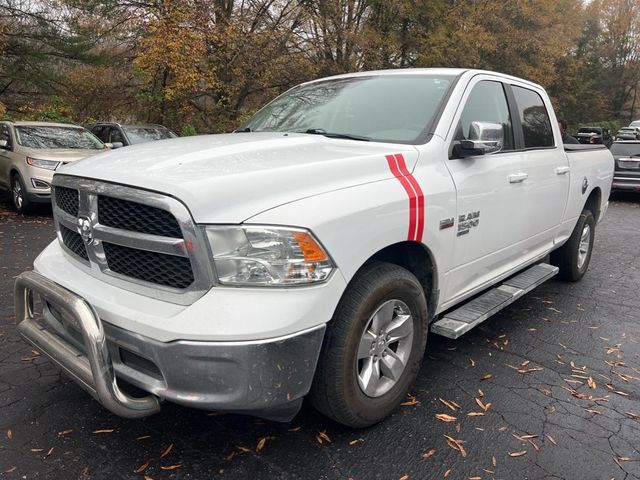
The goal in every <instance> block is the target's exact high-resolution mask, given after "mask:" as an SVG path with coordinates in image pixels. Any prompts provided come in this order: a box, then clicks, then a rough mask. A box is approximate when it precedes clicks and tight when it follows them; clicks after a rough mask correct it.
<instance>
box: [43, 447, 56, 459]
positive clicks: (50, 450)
mask: <svg viewBox="0 0 640 480" xmlns="http://www.w3.org/2000/svg"><path fill="white" fill-rule="evenodd" d="M55 448H56V447H51V448H50V449H49V451H48V452H47V454H46V455H45V458H46V457H49V456H51V454H52V453H53V450H54V449H55Z"/></svg>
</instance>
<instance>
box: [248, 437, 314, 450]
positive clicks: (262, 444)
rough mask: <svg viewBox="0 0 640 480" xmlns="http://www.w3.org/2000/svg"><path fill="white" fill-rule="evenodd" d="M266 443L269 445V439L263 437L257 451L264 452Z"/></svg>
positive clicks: (259, 441)
mask: <svg viewBox="0 0 640 480" xmlns="http://www.w3.org/2000/svg"><path fill="white" fill-rule="evenodd" d="M265 443H267V437H262V438H261V439H260V440H258V446H257V447H256V451H257V452H259V451H260V450H262V449H263V448H264V444H265ZM320 443H322V442H320Z"/></svg>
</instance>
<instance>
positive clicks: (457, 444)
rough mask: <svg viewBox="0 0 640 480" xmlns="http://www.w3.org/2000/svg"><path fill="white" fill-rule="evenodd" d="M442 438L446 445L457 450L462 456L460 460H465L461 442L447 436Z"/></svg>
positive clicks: (464, 451)
mask: <svg viewBox="0 0 640 480" xmlns="http://www.w3.org/2000/svg"><path fill="white" fill-rule="evenodd" d="M444 438H446V439H447V444H448V445H449V446H450V447H451V448H452V449H454V450H457V451H458V452H460V454H461V455H462V458H466V456H467V451H466V450H465V449H464V446H463V443H464V441H463V440H456V439H455V438H453V437H450V436H449V435H445V436H444Z"/></svg>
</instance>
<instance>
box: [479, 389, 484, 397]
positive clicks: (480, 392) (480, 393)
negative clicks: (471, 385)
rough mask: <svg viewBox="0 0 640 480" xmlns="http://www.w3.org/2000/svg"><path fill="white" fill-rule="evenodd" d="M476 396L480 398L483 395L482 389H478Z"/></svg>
mask: <svg viewBox="0 0 640 480" xmlns="http://www.w3.org/2000/svg"><path fill="white" fill-rule="evenodd" d="M478 396H479V397H480V398H482V397H484V392H483V391H482V390H480V389H478Z"/></svg>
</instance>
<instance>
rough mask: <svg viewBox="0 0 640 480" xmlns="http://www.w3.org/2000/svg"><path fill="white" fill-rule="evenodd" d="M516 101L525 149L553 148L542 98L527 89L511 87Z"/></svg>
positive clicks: (547, 113) (551, 135) (549, 123)
mask: <svg viewBox="0 0 640 480" xmlns="http://www.w3.org/2000/svg"><path fill="white" fill-rule="evenodd" d="M512 88H513V94H514V96H515V99H516V104H517V109H518V113H519V114H520V122H521V124H522V133H523V135H524V147H525V148H546V147H553V146H554V145H555V142H554V140H553V130H552V128H551V120H550V119H549V112H547V108H546V107H545V106H544V102H543V101H542V97H541V96H540V95H539V94H538V93H537V92H534V91H533V90H529V89H528V88H522V87H518V86H516V85H513V86H512Z"/></svg>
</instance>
